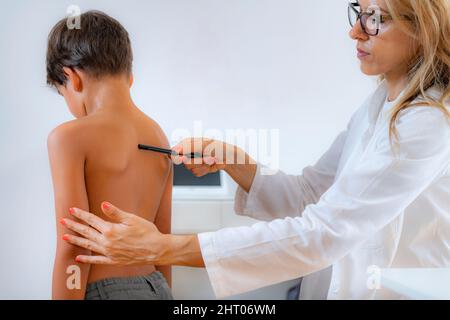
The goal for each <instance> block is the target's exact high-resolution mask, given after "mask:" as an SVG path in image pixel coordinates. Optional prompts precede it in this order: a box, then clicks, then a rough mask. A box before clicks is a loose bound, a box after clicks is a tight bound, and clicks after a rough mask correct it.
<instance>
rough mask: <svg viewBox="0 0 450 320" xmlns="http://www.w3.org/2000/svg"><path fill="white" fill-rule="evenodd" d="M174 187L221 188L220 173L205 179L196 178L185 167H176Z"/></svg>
mask: <svg viewBox="0 0 450 320" xmlns="http://www.w3.org/2000/svg"><path fill="white" fill-rule="evenodd" d="M173 185H174V186H185V187H202V186H204V187H220V186H221V181H220V172H219V171H217V172H215V173H210V174H207V175H206V176H203V177H196V176H195V175H194V174H193V173H192V172H191V171H189V170H188V169H186V168H185V166H183V165H174V175H173Z"/></svg>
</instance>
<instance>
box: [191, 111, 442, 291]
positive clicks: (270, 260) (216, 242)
mask: <svg viewBox="0 0 450 320" xmlns="http://www.w3.org/2000/svg"><path fill="white" fill-rule="evenodd" d="M414 109H415V110H414V111H412V112H410V113H408V114H406V115H404V116H403V117H401V121H399V123H398V124H397V129H398V133H399V148H398V149H397V153H396V155H393V153H392V150H391V146H390V143H389V139H388V137H387V135H386V138H385V137H384V135H382V136H381V138H380V139H379V141H376V143H373V145H372V147H371V148H369V149H367V150H365V152H364V153H361V158H360V160H359V162H358V163H357V164H356V165H355V166H347V167H345V169H344V171H343V172H342V174H341V175H340V176H339V178H338V179H337V180H336V181H335V182H334V184H333V185H332V186H331V187H330V188H329V190H327V191H326V192H325V193H324V194H323V196H322V197H321V198H320V200H319V201H318V202H317V203H316V204H311V205H308V206H307V207H306V208H305V210H304V212H303V215H302V216H301V217H295V218H292V217H287V218H284V219H276V220H273V221H271V222H258V223H256V224H254V225H253V226H249V227H237V228H226V229H222V230H219V231H217V232H209V233H203V234H200V235H199V241H200V247H201V251H202V255H203V258H204V261H205V265H206V269H207V271H208V275H209V278H210V281H211V283H212V286H213V288H214V292H215V294H216V295H217V297H225V296H229V295H234V294H239V293H242V292H246V291H249V290H254V289H257V288H261V287H264V286H268V285H272V284H275V283H278V282H282V281H286V280H289V279H294V278H298V277H301V276H304V275H307V274H309V273H312V272H315V271H318V270H321V269H324V268H326V267H328V266H330V265H331V264H333V263H335V262H336V261H338V260H339V259H341V258H343V257H344V256H345V255H347V254H348V253H349V252H351V251H352V250H353V249H355V248H356V247H357V246H361V245H362V244H363V243H364V242H365V241H367V240H368V239H370V238H371V237H372V236H373V235H374V234H375V233H376V232H378V231H379V230H381V229H382V228H383V227H384V226H386V225H387V224H388V223H389V222H391V221H392V220H393V219H395V218H396V217H397V216H398V215H399V214H400V213H401V212H402V211H403V210H404V209H405V208H406V207H407V206H408V205H409V204H410V203H411V202H413V201H414V199H415V198H416V197H417V196H418V195H419V194H420V193H421V192H423V190H425V188H427V187H428V186H429V185H430V184H431V183H432V181H433V180H434V179H436V178H437V177H439V176H440V175H441V174H442V172H444V171H445V170H447V169H448V166H449V157H450V147H449V146H450V130H449V125H448V122H447V119H446V118H445V117H444V116H443V114H442V112H441V111H440V110H436V111H431V110H428V109H431V108H429V107H428V108H414ZM433 109H434V108H433ZM274 210H275V208H274Z"/></svg>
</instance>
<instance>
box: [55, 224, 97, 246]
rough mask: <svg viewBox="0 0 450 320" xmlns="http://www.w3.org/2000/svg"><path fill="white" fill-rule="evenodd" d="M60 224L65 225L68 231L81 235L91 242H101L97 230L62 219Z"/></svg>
mask: <svg viewBox="0 0 450 320" xmlns="http://www.w3.org/2000/svg"><path fill="white" fill-rule="evenodd" d="M61 223H62V224H63V225H65V226H66V227H67V228H68V229H70V230H72V231H74V232H76V233H78V234H81V235H82V236H84V237H85V238H87V239H90V240H93V241H95V242H100V241H101V235H100V233H99V232H98V231H97V230H95V229H93V228H91V227H89V226H87V225H84V224H81V223H78V222H75V221H73V220H70V219H62V220H61Z"/></svg>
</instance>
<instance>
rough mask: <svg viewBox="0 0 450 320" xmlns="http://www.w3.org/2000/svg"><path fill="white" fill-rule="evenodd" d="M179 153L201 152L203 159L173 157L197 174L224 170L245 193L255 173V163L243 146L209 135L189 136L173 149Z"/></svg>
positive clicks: (176, 162) (198, 175) (199, 175)
mask: <svg viewBox="0 0 450 320" xmlns="http://www.w3.org/2000/svg"><path fill="white" fill-rule="evenodd" d="M172 150H173V151H175V152H176V153H177V154H181V155H183V154H189V153H199V154H201V155H203V157H202V158H189V157H186V156H172V160H173V162H174V163H175V164H181V163H183V164H184V166H185V167H186V168H187V169H188V170H190V171H191V172H192V173H193V174H194V175H195V176H197V177H201V176H204V175H207V174H209V173H214V172H217V171H218V170H225V171H226V172H227V173H228V174H229V175H230V176H231V178H233V180H234V181H236V183H237V184H239V185H240V186H241V188H243V189H244V190H245V191H246V192H249V191H250V188H251V186H252V183H253V179H254V177H255V175H256V169H257V165H256V162H255V161H254V160H253V159H252V158H251V157H250V156H249V155H248V154H247V153H245V151H244V150H242V149H241V148H239V147H237V146H234V145H231V144H228V143H225V142H223V141H218V140H211V139H207V138H187V139H184V140H183V141H181V142H180V143H179V144H177V145H176V146H175V147H173V148H172Z"/></svg>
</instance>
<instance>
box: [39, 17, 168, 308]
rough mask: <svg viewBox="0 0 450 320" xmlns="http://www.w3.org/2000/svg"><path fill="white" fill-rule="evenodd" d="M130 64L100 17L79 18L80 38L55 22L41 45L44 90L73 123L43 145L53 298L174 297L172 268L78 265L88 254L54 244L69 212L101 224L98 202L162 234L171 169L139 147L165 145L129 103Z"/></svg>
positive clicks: (114, 28) (124, 41) (122, 39)
mask: <svg viewBox="0 0 450 320" xmlns="http://www.w3.org/2000/svg"><path fill="white" fill-rule="evenodd" d="M132 60H133V54H132V50H131V44H130V40H129V37H128V33H127V31H126V30H125V29H124V28H123V27H122V25H121V24H120V23H119V22H117V21H116V20H115V19H113V18H111V17H109V16H107V15H106V14H104V13H102V12H98V11H89V12H86V13H84V14H82V15H81V16H80V28H79V29H69V28H68V27H67V24H66V20H65V19H63V20H61V21H59V22H58V23H57V24H56V25H55V27H54V28H53V29H52V31H51V32H50V35H49V38H48V49H47V83H48V84H49V85H52V86H54V87H56V89H57V90H58V93H59V94H60V95H62V96H63V97H64V99H65V101H66V103H67V105H68V107H69V109H70V111H71V113H72V114H73V115H74V116H75V118H76V120H73V121H69V122H67V123H64V124H62V125H60V126H58V127H57V128H56V129H54V130H53V131H52V132H51V133H50V135H49V138H48V152H49V159H50V166H51V172H52V178H53V188H54V195H55V207H56V222H57V249H56V257H55V264H54V270H53V286H52V287H53V290H52V291H53V294H52V296H53V298H54V299H171V298H172V295H171V293H170V288H169V284H170V282H171V270H170V267H155V266H152V265H143V266H138V267H136V266H124V267H117V266H106V265H92V266H89V265H84V264H81V263H77V262H76V261H75V257H76V256H77V255H80V254H86V251H85V250H83V249H80V248H77V247H75V246H71V245H70V244H68V243H66V241H64V240H63V239H62V236H63V235H64V234H65V233H68V232H69V231H68V230H67V229H65V228H64V227H63V226H62V225H61V224H60V221H61V219H63V218H66V217H68V216H69V208H71V207H79V208H82V209H85V210H89V211H91V212H94V213H96V214H98V215H99V216H101V217H102V218H104V219H105V218H106V217H105V216H104V215H103V214H102V212H101V209H100V206H101V204H102V201H103V200H105V199H108V200H110V201H112V202H113V203H114V204H116V205H117V206H119V207H121V208H123V209H124V210H128V211H129V212H135V213H136V214H138V215H140V216H142V217H144V218H146V219H148V220H150V221H152V222H154V223H155V225H156V226H157V227H158V229H159V230H160V231H161V232H162V233H170V224H171V197H172V176H173V170H172V164H171V161H170V159H169V158H168V157H166V156H164V155H161V154H157V153H150V152H145V151H141V150H139V149H138V148H137V145H138V144H139V143H144V144H149V145H155V146H160V147H164V148H168V147H169V145H168V141H167V138H166V137H165V135H164V133H163V132H162V130H161V128H160V127H159V126H158V124H157V123H156V122H154V121H153V120H152V119H150V118H149V117H147V116H146V115H145V114H144V113H143V112H141V111H140V110H139V109H138V108H137V107H136V106H135V105H134V103H133V101H132V99H131V96H130V87H131V85H132V83H133V76H132V70H131V69H132ZM103 205H107V204H105V203H104V204H103ZM87 253H88V254H89V253H90V252H87ZM74 270H75V271H76V270H79V271H80V272H79V275H80V279H79V280H80V281H79V284H80V285H79V287H78V286H77V285H75V286H73V285H70V281H68V278H69V277H72V276H76V275H77V273H76V272H75V273H73V274H72V272H74ZM166 280H167V282H166ZM74 283H75V284H76V281H75V282H74Z"/></svg>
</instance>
